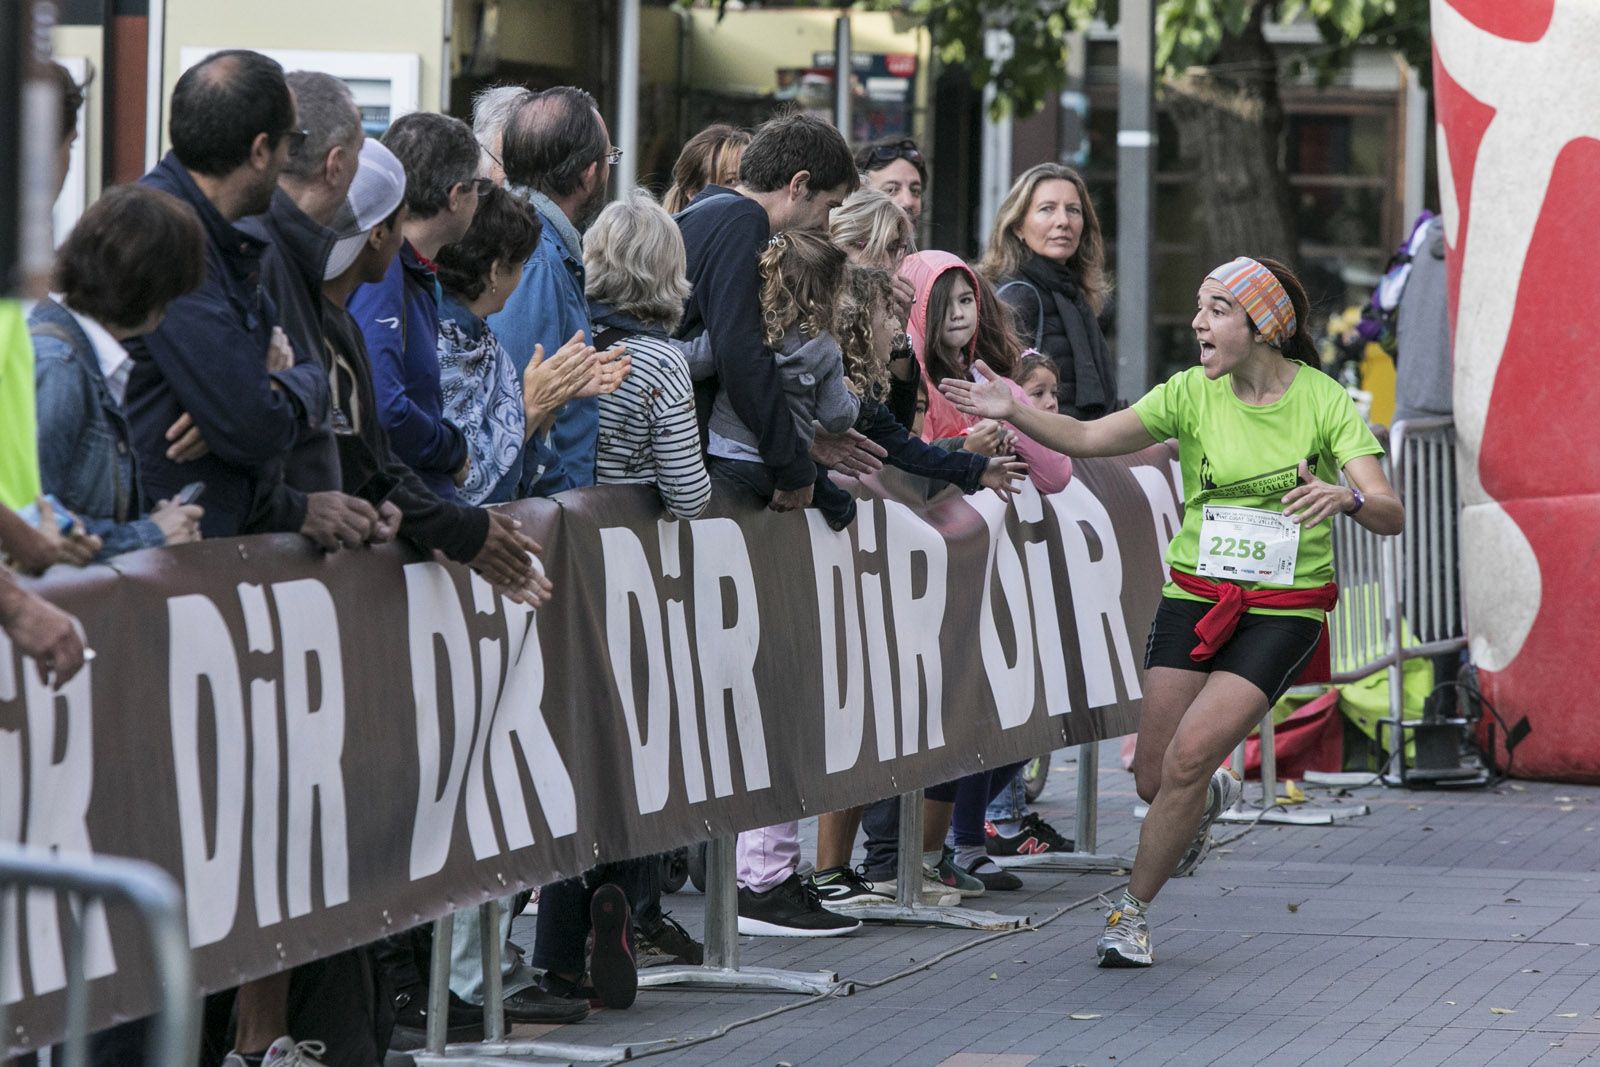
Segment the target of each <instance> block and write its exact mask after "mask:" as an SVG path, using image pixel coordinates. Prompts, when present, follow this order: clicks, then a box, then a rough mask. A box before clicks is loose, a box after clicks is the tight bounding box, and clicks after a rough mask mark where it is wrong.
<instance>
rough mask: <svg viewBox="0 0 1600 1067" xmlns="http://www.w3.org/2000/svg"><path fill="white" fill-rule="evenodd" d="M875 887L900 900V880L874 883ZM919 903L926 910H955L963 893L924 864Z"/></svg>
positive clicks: (891, 879)
mask: <svg viewBox="0 0 1600 1067" xmlns="http://www.w3.org/2000/svg"><path fill="white" fill-rule="evenodd" d="M873 885H875V886H876V887H877V889H878V892H880V893H887V894H889V895H890V896H891V897H895V898H896V899H899V897H898V894H899V890H900V882H899V880H898V879H894V878H890V879H889V880H888V881H885V882H874V883H873ZM917 903H918V904H920V905H921V906H922V907H925V908H953V907H955V906H956V905H958V904H960V903H961V892H960V890H957V889H952V888H951V887H950V886H947V885H945V884H944V883H943V882H941V881H939V872H938V871H936V870H934V869H933V868H932V867H929V866H928V865H927V864H926V863H924V864H923V865H922V887H921V892H920V893H919V895H918V897H917Z"/></svg>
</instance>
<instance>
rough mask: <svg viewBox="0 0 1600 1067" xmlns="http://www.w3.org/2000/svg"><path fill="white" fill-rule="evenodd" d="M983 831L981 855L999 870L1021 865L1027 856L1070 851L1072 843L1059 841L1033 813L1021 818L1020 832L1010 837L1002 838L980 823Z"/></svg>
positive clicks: (1008, 835) (1069, 839)
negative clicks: (982, 852)
mask: <svg viewBox="0 0 1600 1067" xmlns="http://www.w3.org/2000/svg"><path fill="white" fill-rule="evenodd" d="M983 830H984V834H985V836H986V840H985V842H984V846H985V851H987V852H988V853H989V855H990V856H991V857H992V858H993V859H994V861H995V862H996V863H998V864H1000V865H1001V866H1002V867H1003V866H1006V864H1007V863H1008V862H1019V863H1020V862H1023V861H1025V860H1026V859H1027V858H1028V857H1030V856H1043V855H1046V854H1048V853H1051V852H1071V851H1072V839H1071V838H1069V837H1062V836H1061V834H1059V833H1057V832H1056V828H1055V827H1053V826H1051V825H1050V824H1049V823H1047V822H1045V821H1044V819H1042V818H1040V816H1039V813H1038V812H1036V811H1030V812H1029V813H1028V814H1027V816H1026V817H1024V818H1023V820H1022V827H1021V829H1019V830H1018V831H1017V832H1016V833H1014V834H1002V833H1001V832H1000V831H999V830H997V829H995V825H994V823H992V822H986V823H984V824H983Z"/></svg>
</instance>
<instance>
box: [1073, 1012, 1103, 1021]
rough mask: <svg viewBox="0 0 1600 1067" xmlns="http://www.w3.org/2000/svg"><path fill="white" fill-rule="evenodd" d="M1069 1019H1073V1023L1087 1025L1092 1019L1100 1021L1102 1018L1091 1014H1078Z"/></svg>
mask: <svg viewBox="0 0 1600 1067" xmlns="http://www.w3.org/2000/svg"><path fill="white" fill-rule="evenodd" d="M1067 1018H1069V1019H1071V1020H1072V1021H1073V1022H1079V1023H1086V1022H1088V1021H1089V1020H1090V1019H1098V1018H1100V1016H1098V1015H1091V1014H1090V1013H1089V1012H1077V1013H1075V1014H1072V1015H1069V1016H1067Z"/></svg>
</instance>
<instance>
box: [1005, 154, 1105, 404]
mask: <svg viewBox="0 0 1600 1067" xmlns="http://www.w3.org/2000/svg"><path fill="white" fill-rule="evenodd" d="M978 270H979V272H980V273H982V274H983V275H984V277H986V278H988V279H989V280H990V281H991V282H993V283H994V285H995V288H996V289H997V290H998V292H999V294H1000V298H1001V299H1002V300H1004V301H1005V302H1006V303H1007V304H1009V305H1010V306H1011V310H1012V313H1013V315H1014V317H1015V321H1016V327H1017V333H1018V334H1020V335H1021V337H1022V340H1023V343H1024V344H1026V345H1028V346H1029V347H1031V348H1035V349H1038V350H1039V351H1040V352H1043V353H1044V354H1045V355H1047V356H1049V357H1050V358H1051V359H1052V360H1053V361H1054V362H1055V365H1056V376H1057V381H1058V383H1059V384H1058V386H1057V393H1056V397H1057V400H1058V402H1059V406H1060V409H1061V411H1062V412H1064V413H1065V414H1068V415H1073V416H1075V417H1077V418H1080V419H1097V418H1099V417H1100V416H1102V415H1105V414H1107V413H1108V412H1112V411H1116V410H1118V409H1119V408H1122V407H1124V406H1125V405H1124V404H1123V402H1122V401H1121V400H1120V399H1119V398H1118V396H1117V371H1116V364H1115V363H1114V362H1113V361H1112V359H1111V350H1110V348H1109V347H1108V346H1107V345H1106V339H1105V336H1104V335H1103V334H1102V333H1101V332H1100V322H1099V317H1100V315H1101V313H1102V312H1104V311H1105V307H1106V302H1107V299H1108V297H1109V293H1110V286H1109V284H1108V283H1107V281H1106V274H1105V242H1104V240H1103V239H1102V238H1101V235H1100V220H1099V218H1098V217H1097V216H1096V215H1095V211H1094V201H1093V200H1091V199H1090V198H1089V187H1088V186H1087V185H1085V184H1084V181H1083V176H1082V175H1080V174H1079V173H1078V172H1077V171H1075V170H1073V169H1072V168H1071V167H1067V166H1063V165H1062V164H1060V163H1040V164H1039V165H1038V166H1036V167H1032V168H1030V169H1028V170H1027V171H1025V172H1023V174H1022V176H1021V177H1020V178H1018V179H1017V180H1016V183H1015V184H1013V185H1012V186H1011V191H1010V192H1009V193H1007V194H1006V198H1005V200H1003V201H1001V203H1000V213H999V215H998V217H996V219H995V224H994V229H993V231H992V232H991V233H990V235H989V246H988V248H987V249H985V250H984V254H983V260H982V261H981V262H980V263H979V264H978Z"/></svg>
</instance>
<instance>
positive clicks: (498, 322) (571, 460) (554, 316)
mask: <svg viewBox="0 0 1600 1067" xmlns="http://www.w3.org/2000/svg"><path fill="white" fill-rule="evenodd" d="M501 146H502V147H503V148H504V149H505V151H504V153H503V154H502V156H501V159H502V160H503V162H504V163H505V172H506V183H507V187H508V188H509V189H510V190H511V191H512V192H513V193H515V194H516V195H518V196H520V197H522V198H523V199H524V200H526V201H527V203H528V206H530V207H531V208H533V209H534V210H535V211H537V212H538V213H539V221H540V222H541V223H542V224H543V229H542V232H541V234H540V236H539V243H538V245H537V246H536V247H535V248H534V250H533V255H531V256H529V257H528V262H527V265H526V266H525V267H524V268H523V271H522V280H521V281H520V282H519V283H518V284H517V288H516V291H515V292H513V293H512V294H511V298H510V299H509V300H507V301H506V306H505V309H504V310H502V311H501V312H499V313H498V314H495V315H490V316H489V320H488V321H489V328H490V329H492V330H493V331H494V333H495V336H496V337H498V338H500V342H501V344H503V345H504V346H505V350H506V351H507V352H509V353H510V354H511V358H512V359H514V360H515V361H516V364H517V373H518V374H521V373H522V372H523V371H524V370H526V369H527V366H528V362H529V360H530V359H531V358H532V357H533V352H534V348H535V347H536V346H537V347H542V348H543V349H544V351H545V352H547V353H554V352H555V351H556V350H557V349H559V348H560V347H561V346H562V345H564V344H566V343H567V341H569V340H570V339H571V338H572V337H573V335H575V334H578V333H582V334H584V335H585V336H587V335H588V334H589V331H590V325H589V303H588V300H587V299H586V298H585V296H584V289H583V285H584V278H583V236H582V234H581V233H580V231H581V230H582V229H583V228H584V227H586V226H588V225H589V223H590V222H592V221H594V218H595V216H596V215H598V214H599V213H600V209H601V208H602V207H604V206H605V202H606V183H607V182H608V181H609V180H610V177H611V165H612V164H613V163H615V162H617V160H619V159H621V158H622V151H621V150H620V149H616V148H612V147H611V135H610V133H609V131H607V129H606V123H605V120H604V119H603V118H601V117H600V110H599V108H598V107H596V105H595V102H594V97H592V96H590V95H589V94H588V93H586V92H584V91H583V90H582V89H574V88H572V87H571V86H564V85H563V86H557V87H556V88H554V89H546V90H545V91H544V92H542V93H538V94H536V95H534V96H532V97H530V98H529V99H528V100H527V101H526V102H524V103H523V104H522V106H521V107H519V108H518V109H517V110H516V112H515V113H514V114H513V115H512V117H511V121H510V122H508V123H506V127H505V132H504V134H503V136H502V141H501ZM599 433H600V409H599V405H598V401H596V400H595V399H594V397H592V396H588V397H580V398H579V399H577V400H573V401H569V402H568V403H567V405H566V406H565V407H563V408H562V409H561V411H560V413H559V414H558V415H557V416H556V423H555V428H554V429H553V430H552V431H551V441H550V443H551V445H553V446H554V449H555V452H556V454H557V455H559V456H560V459H561V463H560V466H561V467H562V468H564V470H549V469H547V470H546V471H545V473H544V475H543V479H542V480H543V481H546V482H548V481H551V480H554V479H561V478H565V479H566V482H567V484H570V485H593V484H594V457H595V447H596V444H597V442H598V439H599ZM535 447H536V446H535V443H534V442H533V441H530V442H529V445H528V448H527V449H525V450H524V453H523V456H524V460H526V459H527V457H528V456H530V455H532V453H533V450H534V448H535ZM534 470H535V465H534V464H532V463H526V462H525V463H524V464H521V465H520V466H513V468H512V469H511V472H510V473H509V474H507V475H506V477H505V479H504V480H502V482H501V484H500V485H499V486H497V487H496V489H495V491H494V492H493V493H491V494H490V496H489V499H490V500H491V501H499V500H509V499H514V498H516V497H522V496H538V495H543V494H542V493H541V492H540V491H539V489H538V487H537V486H535V485H531V484H524V482H525V481H526V482H531V481H532V480H533V479H532V477H531V476H532V473H533V471H534ZM525 473H526V474H527V475H529V477H527V478H526V479H524V474H525Z"/></svg>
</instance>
